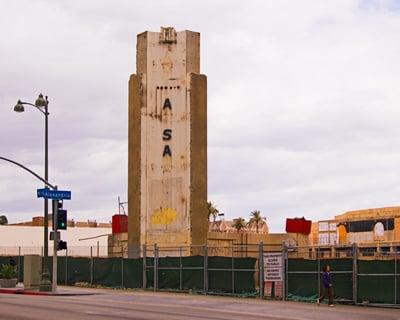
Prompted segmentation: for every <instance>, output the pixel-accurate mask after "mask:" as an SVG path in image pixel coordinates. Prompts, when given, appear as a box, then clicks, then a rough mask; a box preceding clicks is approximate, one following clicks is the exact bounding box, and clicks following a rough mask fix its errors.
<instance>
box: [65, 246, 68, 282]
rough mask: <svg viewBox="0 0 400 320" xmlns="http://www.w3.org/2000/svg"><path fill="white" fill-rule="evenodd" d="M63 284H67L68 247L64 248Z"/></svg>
mask: <svg viewBox="0 0 400 320" xmlns="http://www.w3.org/2000/svg"><path fill="white" fill-rule="evenodd" d="M65 285H66V286H67V285H68V248H67V249H66V250H65Z"/></svg>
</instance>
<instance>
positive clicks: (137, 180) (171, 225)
mask: <svg viewBox="0 0 400 320" xmlns="http://www.w3.org/2000/svg"><path fill="white" fill-rule="evenodd" d="M136 72H137V74H133V75H131V77H130V80H129V151H128V152H129V155H128V215H129V217H128V249H129V255H130V256H135V255H137V250H138V248H139V246H141V245H144V244H146V245H154V244H157V245H159V246H160V247H162V246H189V245H196V244H205V243H206V241H207V230H208V214H207V78H206V76H205V75H201V74H199V73H200V34H199V33H197V32H191V31H181V32H176V31H175V29H174V28H161V32H148V31H147V32H144V33H141V34H139V35H138V36H137V51H136ZM178 254H179V253H178Z"/></svg>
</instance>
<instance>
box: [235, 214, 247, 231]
mask: <svg viewBox="0 0 400 320" xmlns="http://www.w3.org/2000/svg"><path fill="white" fill-rule="evenodd" d="M232 227H234V228H235V229H236V230H237V232H240V231H241V230H242V229H243V228H244V227H246V221H245V220H244V219H243V218H242V217H239V218H237V219H234V220H233V224H232Z"/></svg>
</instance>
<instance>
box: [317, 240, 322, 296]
mask: <svg viewBox="0 0 400 320" xmlns="http://www.w3.org/2000/svg"><path fill="white" fill-rule="evenodd" d="M317 279H318V280H317V283H318V297H320V296H321V248H320V247H319V246H318V247H317Z"/></svg>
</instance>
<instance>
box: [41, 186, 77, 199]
mask: <svg viewBox="0 0 400 320" xmlns="http://www.w3.org/2000/svg"><path fill="white" fill-rule="evenodd" d="M37 197H38V198H45V199H55V200H71V191H65V190H50V189H49V188H43V189H37Z"/></svg>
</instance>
